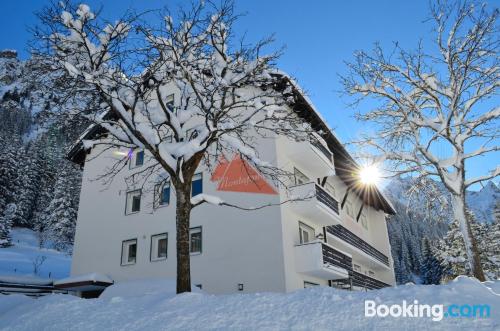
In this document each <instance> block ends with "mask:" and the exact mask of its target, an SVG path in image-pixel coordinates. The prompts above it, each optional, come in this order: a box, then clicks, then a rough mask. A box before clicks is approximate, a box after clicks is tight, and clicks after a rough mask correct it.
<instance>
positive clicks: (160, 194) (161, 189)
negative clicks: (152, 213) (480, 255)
mask: <svg viewBox="0 0 500 331" xmlns="http://www.w3.org/2000/svg"><path fill="white" fill-rule="evenodd" d="M169 204H170V182H165V183H163V184H158V185H156V186H155V207H163V206H168V205H169Z"/></svg>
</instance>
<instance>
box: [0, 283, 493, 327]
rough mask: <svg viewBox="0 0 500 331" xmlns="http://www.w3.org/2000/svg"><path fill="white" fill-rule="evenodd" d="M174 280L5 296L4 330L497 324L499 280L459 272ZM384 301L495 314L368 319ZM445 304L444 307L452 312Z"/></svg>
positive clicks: (0, 314) (0, 300) (0, 318)
mask: <svg viewBox="0 0 500 331" xmlns="http://www.w3.org/2000/svg"><path fill="white" fill-rule="evenodd" d="M173 284H174V283H173V282H167V281H164V282H163V283H161V282H158V281H152V280H150V281H142V282H141V281H135V282H128V283H121V284H116V285H113V286H111V287H109V288H108V289H107V290H106V291H105V292H104V293H103V295H102V296H101V298H99V299H87V300H86V299H79V298H77V297H73V296H69V295H51V296H46V297H42V298H40V299H29V298H24V297H20V296H17V295H11V296H4V297H0V330H85V331H88V330H385V331H387V330H454V331H456V330H499V329H500V313H499V312H500V282H489V283H485V284H481V283H480V282H478V281H476V280H474V279H470V278H466V277H461V278H458V279H457V280H455V281H454V282H452V283H450V284H448V285H441V286H432V285H431V286H424V285H405V286H399V287H396V288H386V289H382V290H378V291H369V292H349V291H343V290H336V289H333V288H327V287H316V288H308V289H304V290H298V291H295V292H293V293H289V294H279V293H256V294H232V295H218V296H216V295H208V294H204V293H202V292H196V293H189V294H183V295H178V296H175V295H174V294H173V287H174V286H173ZM365 300H374V301H376V302H377V303H378V304H386V305H389V306H390V305H393V304H402V301H403V300H406V301H408V302H409V304H411V303H412V302H413V301H414V300H418V302H419V303H420V304H429V305H434V304H443V305H444V306H445V307H448V306H450V305H452V304H457V305H471V306H472V305H474V304H482V305H489V307H490V317H484V318H479V317H454V318H453V317H444V318H443V319H442V320H441V321H433V320H432V318H430V317H422V318H417V317H399V318H395V317H365V316H364V307H365ZM446 311H447V310H446V308H445V310H444V312H446Z"/></svg>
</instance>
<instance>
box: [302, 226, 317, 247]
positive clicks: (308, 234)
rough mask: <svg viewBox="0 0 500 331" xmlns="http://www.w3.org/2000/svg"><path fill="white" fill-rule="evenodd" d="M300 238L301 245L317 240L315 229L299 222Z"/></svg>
mask: <svg viewBox="0 0 500 331" xmlns="http://www.w3.org/2000/svg"><path fill="white" fill-rule="evenodd" d="M299 237H300V243H301V244H305V243H308V242H310V241H313V240H314V238H315V236H314V229H313V228H312V227H310V226H309V225H307V224H304V223H302V222H299Z"/></svg>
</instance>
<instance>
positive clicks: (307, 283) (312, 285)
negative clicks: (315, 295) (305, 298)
mask: <svg viewBox="0 0 500 331" xmlns="http://www.w3.org/2000/svg"><path fill="white" fill-rule="evenodd" d="M314 286H320V285H319V284H318V283H313V282H309V281H307V280H304V288H310V287H314Z"/></svg>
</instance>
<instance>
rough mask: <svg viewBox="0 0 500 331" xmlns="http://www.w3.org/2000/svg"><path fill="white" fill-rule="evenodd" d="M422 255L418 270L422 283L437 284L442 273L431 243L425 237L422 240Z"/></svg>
mask: <svg viewBox="0 0 500 331" xmlns="http://www.w3.org/2000/svg"><path fill="white" fill-rule="evenodd" d="M422 245H423V247H422V256H423V261H422V265H421V270H420V278H421V279H422V283H423V284H435V285H437V284H439V283H440V281H441V276H442V273H443V270H442V267H441V264H440V263H439V260H438V259H437V258H436V256H435V254H434V251H433V249H432V248H431V244H430V242H429V240H428V239H427V238H424V240H423V244H422Z"/></svg>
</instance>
